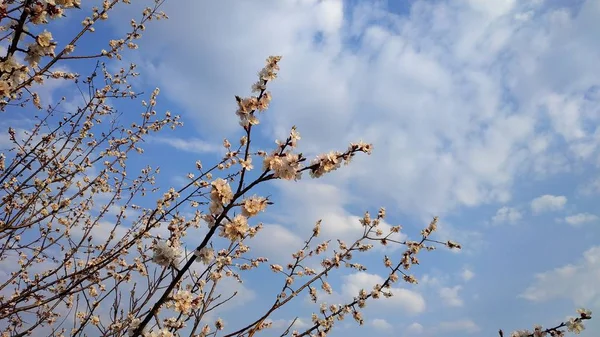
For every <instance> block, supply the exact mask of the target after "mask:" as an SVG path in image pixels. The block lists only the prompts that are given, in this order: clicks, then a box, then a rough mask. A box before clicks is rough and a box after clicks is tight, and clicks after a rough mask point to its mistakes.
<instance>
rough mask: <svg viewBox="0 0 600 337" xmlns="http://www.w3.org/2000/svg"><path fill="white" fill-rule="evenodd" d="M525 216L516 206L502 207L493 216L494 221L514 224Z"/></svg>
mask: <svg viewBox="0 0 600 337" xmlns="http://www.w3.org/2000/svg"><path fill="white" fill-rule="evenodd" d="M521 218H523V214H521V212H519V210H517V209H516V208H512V207H506V206H505V207H502V208H500V209H499V210H498V211H497V212H496V215H494V216H493V217H492V222H493V223H511V224H514V223H516V222H517V221H519V220H521Z"/></svg>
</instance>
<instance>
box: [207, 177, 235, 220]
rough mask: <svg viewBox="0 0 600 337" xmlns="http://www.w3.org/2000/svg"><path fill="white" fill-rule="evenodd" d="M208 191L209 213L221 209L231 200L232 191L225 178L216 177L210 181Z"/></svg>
mask: <svg viewBox="0 0 600 337" xmlns="http://www.w3.org/2000/svg"><path fill="white" fill-rule="evenodd" d="M211 186H212V190H211V191H210V213H212V214H215V213H218V212H221V211H222V210H223V206H225V205H226V204H228V203H229V202H231V200H232V199H233V192H232V191H231V186H229V183H228V182H227V180H225V179H222V178H218V179H215V181H213V182H212V183H211Z"/></svg>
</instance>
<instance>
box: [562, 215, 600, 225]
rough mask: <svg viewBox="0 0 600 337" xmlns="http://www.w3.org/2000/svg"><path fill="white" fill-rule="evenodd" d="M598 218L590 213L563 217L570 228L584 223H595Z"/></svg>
mask: <svg viewBox="0 0 600 337" xmlns="http://www.w3.org/2000/svg"><path fill="white" fill-rule="evenodd" d="M597 220H598V216H597V215H594V214H590V213H578V214H574V215H569V216H567V217H565V221H566V222H567V223H568V224H569V225H571V226H579V225H582V224H584V223H589V222H595V221H597Z"/></svg>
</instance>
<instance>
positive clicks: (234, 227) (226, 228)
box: [220, 214, 250, 241]
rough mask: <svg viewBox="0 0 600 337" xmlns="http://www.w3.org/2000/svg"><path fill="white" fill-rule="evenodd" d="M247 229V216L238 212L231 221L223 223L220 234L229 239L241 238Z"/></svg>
mask: <svg viewBox="0 0 600 337" xmlns="http://www.w3.org/2000/svg"><path fill="white" fill-rule="evenodd" d="M249 229H250V227H249V226H248V218H246V217H245V216H243V215H242V214H238V215H236V216H235V217H234V218H233V219H232V220H231V221H228V222H226V223H225V224H224V225H223V227H222V228H221V234H220V235H221V236H222V237H225V238H228V239H229V240H231V241H236V240H241V239H242V238H243V237H244V236H245V235H246V233H247V232H248V230H249Z"/></svg>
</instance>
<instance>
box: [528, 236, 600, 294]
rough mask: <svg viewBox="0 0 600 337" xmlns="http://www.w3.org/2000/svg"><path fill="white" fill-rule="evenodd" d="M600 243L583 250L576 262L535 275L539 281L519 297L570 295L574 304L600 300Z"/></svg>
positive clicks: (536, 280)
mask: <svg viewBox="0 0 600 337" xmlns="http://www.w3.org/2000/svg"><path fill="white" fill-rule="evenodd" d="M599 278H600V246H594V247H591V248H590V249H588V250H586V251H585V252H584V253H583V258H582V259H581V260H580V261H578V262H577V263H576V264H567V265H565V266H562V267H559V268H555V269H554V270H549V271H546V272H543V273H539V274H536V275H535V281H534V282H533V284H531V285H530V286H529V287H528V288H527V289H525V291H524V292H522V293H521V294H520V295H519V297H522V298H525V299H527V300H529V301H538V302H543V301H549V300H552V299H570V300H571V301H573V304H574V305H577V306H586V305H589V304H591V303H594V301H597V300H600V288H599V287H598V279H599Z"/></svg>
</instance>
